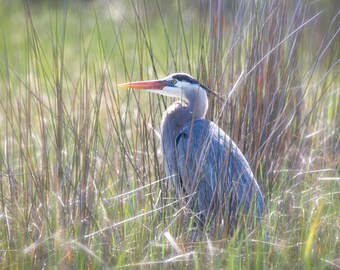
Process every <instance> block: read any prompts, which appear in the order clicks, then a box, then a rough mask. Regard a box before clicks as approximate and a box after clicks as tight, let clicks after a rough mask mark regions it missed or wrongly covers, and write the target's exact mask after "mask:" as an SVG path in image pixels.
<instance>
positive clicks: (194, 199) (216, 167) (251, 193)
mask: <svg viewBox="0 0 340 270" xmlns="http://www.w3.org/2000/svg"><path fill="white" fill-rule="evenodd" d="M119 86H120V87H122V88H134V89H145V90H147V91H149V92H152V93H157V94H161V95H165V96H170V97H176V98H179V100H178V101H175V102H174V103H173V104H172V105H171V106H170V107H169V108H168V109H167V110H166V111H165V113H164V115H163V118H162V122H161V143H162V154H163V163H164V167H165V171H166V174H167V176H168V177H172V176H174V181H175V186H176V190H177V193H178V194H182V195H185V196H186V198H187V200H188V205H189V207H190V208H191V209H192V210H193V211H194V212H195V213H198V215H197V216H198V217H199V219H200V220H201V221H202V222H203V225H204V224H205V225H206V224H207V223H208V222H209V223H210V222H211V221H213V220H215V219H216V217H217V216H219V217H220V220H222V219H225V218H226V217H227V218H228V224H229V225H230V228H232V227H234V225H235V224H236V223H237V221H239V220H240V217H241V216H242V217H243V218H242V222H243V221H246V220H249V219H251V220H253V219H254V217H255V216H258V217H261V216H262V212H263V197H262V194H261V191H260V188H259V186H258V184H257V182H256V180H255V178H254V176H253V173H252V171H251V169H250V167H249V164H248V162H247V161H246V159H245V158H244V156H243V154H242V153H241V151H240V150H239V149H238V147H237V146H236V144H235V143H234V142H233V141H232V140H231V139H230V138H229V136H228V135H226V134H225V132H224V131H223V130H222V129H220V128H219V127H218V126H217V125H216V124H215V123H213V122H211V121H209V120H205V119H204V118H205V115H206V113H207V109H208V97H207V94H209V93H211V92H212V91H211V90H209V89H208V88H206V87H205V86H203V85H202V84H200V83H199V82H198V81H197V80H196V79H194V78H193V77H191V76H190V75H188V74H184V73H176V74H172V75H170V76H168V77H166V78H164V79H161V80H151V81H136V82H128V83H123V84H119ZM202 222H200V223H201V224H202Z"/></svg>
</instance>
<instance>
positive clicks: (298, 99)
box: [0, 0, 340, 269]
mask: <svg viewBox="0 0 340 270" xmlns="http://www.w3.org/2000/svg"><path fill="white" fill-rule="evenodd" d="M0 4H1V5H0V25H1V26H0V29H1V35H2V37H1V39H0V268H2V269H53V268H55V269H103V268H104V269H106V268H115V267H117V268H143V269H144V268H154V269H159V268H165V269H168V268H169V269H182V268H189V269H192V268H196V269H202V268H203V267H208V268H211V269H332V268H334V269H336V268H338V267H340V241H339V235H340V232H339V231H340V230H339V228H340V178H339V177H340V162H339V153H340V128H339V126H340V117H339V115H340V91H339V85H340V84H339V12H338V10H339V4H338V3H337V1H336V0H335V1H314V2H309V1H280V0H274V1H261V0H259V1H255V0H254V1H160V0H158V1H157V0H156V1H131V2H129V3H126V2H125V1H112V2H109V1H108V2H106V1H94V2H91V1H89V2H87V1H84V2H78V1H72V2H70V3H69V2H67V1H47V3H45V1H41V2H40V1H31V2H30V1H29V2H28V3H27V2H26V1H5V0H2V1H0ZM179 71H181V72H187V73H190V74H192V75H193V76H195V77H197V78H198V79H199V80H200V81H201V82H202V83H203V84H205V85H206V86H208V87H210V88H212V89H214V90H215V91H216V92H218V93H219V95H220V96H222V97H224V98H225V99H226V100H227V103H226V104H222V103H221V102H219V101H217V100H211V102H210V111H209V113H208V115H209V118H210V119H212V120H214V121H216V122H218V124H219V125H220V127H221V128H222V129H224V130H225V131H226V132H227V133H228V134H230V137H231V138H232V139H233V140H234V141H235V142H237V144H238V145H239V147H240V148H241V149H242V151H243V152H244V154H245V156H246V157H247V158H248V160H249V161H250V164H251V167H252V168H253V171H254V173H255V175H256V178H257V179H258V182H259V185H260V186H261V189H262V190H263V194H264V196H265V201H266V213H265V216H264V218H263V221H262V226H258V227H257V228H256V229H255V230H254V231H252V232H251V233H249V232H247V233H246V232H244V233H242V232H240V233H239V234H238V235H237V236H236V235H235V236H233V237H227V235H226V231H225V230H223V226H222V228H219V229H216V230H214V231H212V232H209V233H197V234H198V235H196V237H195V241H192V239H193V230H192V224H191V223H190V218H188V215H187V214H186V210H185V209H183V208H181V206H182V203H181V202H179V201H177V200H176V198H175V197H174V188H173V186H172V183H170V182H169V181H168V179H164V172H163V168H162V162H161V157H160V150H159V149H160V140H159V134H158V130H159V123H160V119H161V113H162V111H164V110H165V108H166V106H168V105H169V104H170V103H171V102H172V100H170V99H166V98H162V97H159V96H152V95H149V94H148V93H146V92H144V93H139V92H138V91H136V92H132V91H131V92H130V91H124V90H118V89H117V84H118V83H120V82H125V81H129V80H141V79H154V78H157V77H162V76H164V75H168V74H170V73H173V72H179ZM237 81H238V84H237V85H236V86H235V84H236V82H237ZM234 86H235V87H234Z"/></svg>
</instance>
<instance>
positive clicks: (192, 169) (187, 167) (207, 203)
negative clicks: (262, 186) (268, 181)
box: [176, 119, 262, 216]
mask: <svg viewBox="0 0 340 270" xmlns="http://www.w3.org/2000/svg"><path fill="white" fill-rule="evenodd" d="M176 148H177V164H178V173H179V176H180V179H181V184H182V185H183V190H185V191H186V193H187V195H189V194H192V203H193V204H194V208H195V209H196V210H197V211H198V212H199V213H203V215H204V216H205V215H207V214H209V213H210V212H213V213H216V212H217V211H218V210H220V209H221V206H223V209H225V210H226V211H228V213H229V214H232V213H234V215H235V214H236V213H238V211H239V210H240V209H245V210H247V211H248V210H249V207H250V204H251V202H252V201H253V200H255V201H256V204H258V206H257V214H261V213H262V194H261V192H260V190H259V187H258V185H257V183H256V180H255V178H254V176H253V174H252V172H251V169H250V167H249V165H248V163H247V161H246V159H245V158H244V156H243V155H242V153H241V151H240V150H239V149H238V148H237V146H236V144H235V143H234V142H233V141H232V140H231V139H230V138H229V137H228V136H227V135H226V134H225V132H224V131H223V130H221V129H220V128H219V127H218V126H217V125H216V124H214V123H213V122H211V121H208V120H203V119H199V120H195V121H193V122H190V123H187V124H186V125H185V126H184V127H183V129H182V130H181V132H180V133H179V134H178V136H177V138H176ZM254 194H256V196H255V198H254V196H253V195H254ZM257 201H259V202H257Z"/></svg>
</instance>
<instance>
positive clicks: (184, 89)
mask: <svg viewBox="0 0 340 270" xmlns="http://www.w3.org/2000/svg"><path fill="white" fill-rule="evenodd" d="M118 86H120V87H123V88H134V89H144V90H146V91H148V92H151V93H156V94H161V95H164V96H168V97H176V98H180V99H184V100H186V101H188V100H189V97H190V96H191V95H192V93H197V91H198V90H199V89H200V84H199V82H198V81H196V80H195V79H194V78H193V77H191V76H190V75H188V74H185V73H175V74H172V75H170V76H168V77H166V78H164V79H161V80H151V81H137V82H129V83H123V84H119V85H118ZM202 91H204V90H203V89H202Z"/></svg>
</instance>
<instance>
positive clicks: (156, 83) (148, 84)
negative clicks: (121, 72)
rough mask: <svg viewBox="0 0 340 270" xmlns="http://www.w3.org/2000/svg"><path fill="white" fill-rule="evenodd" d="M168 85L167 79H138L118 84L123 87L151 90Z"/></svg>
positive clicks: (160, 88)
mask: <svg viewBox="0 0 340 270" xmlns="http://www.w3.org/2000/svg"><path fill="white" fill-rule="evenodd" d="M167 85H168V82H167V81H165V80H151V81H138V82H127V83H121V84H118V86H119V87H122V88H134V89H149V90H162V89H163V88H164V86H167Z"/></svg>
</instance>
